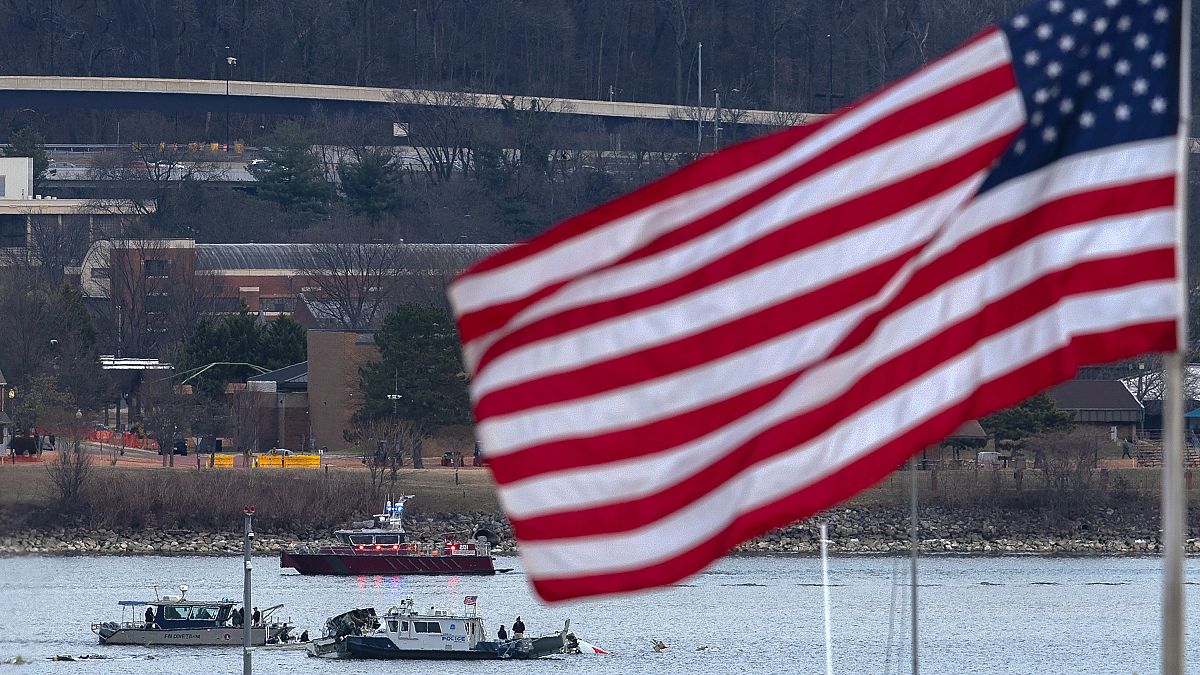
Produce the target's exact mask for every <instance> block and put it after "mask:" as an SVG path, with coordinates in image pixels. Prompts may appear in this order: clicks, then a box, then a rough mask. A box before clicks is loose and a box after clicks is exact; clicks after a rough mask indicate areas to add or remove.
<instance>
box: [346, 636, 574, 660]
mask: <svg viewBox="0 0 1200 675" xmlns="http://www.w3.org/2000/svg"><path fill="white" fill-rule="evenodd" d="M562 647H563V639H562V636H560V635H548V636H544V637H539V638H534V639H532V640H513V641H510V642H500V643H496V642H481V643H479V644H478V645H477V646H476V647H475V648H474V649H445V650H437V649H401V648H400V647H398V646H397V645H396V643H395V642H393V641H392V640H390V639H389V638H386V637H381V636H373V635H369V636H362V635H353V636H350V637H347V638H346V639H345V650H346V652H347V653H348V655H349V656H350V657H352V658H359V659H392V660H395V659H403V660H437V661H491V660H499V659H537V658H541V657H543V656H550V655H551V654H557V653H560V652H561V651H562Z"/></svg>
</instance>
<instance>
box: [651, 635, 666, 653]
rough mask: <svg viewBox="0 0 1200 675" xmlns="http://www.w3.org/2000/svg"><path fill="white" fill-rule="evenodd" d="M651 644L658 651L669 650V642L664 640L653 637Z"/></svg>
mask: <svg viewBox="0 0 1200 675" xmlns="http://www.w3.org/2000/svg"><path fill="white" fill-rule="evenodd" d="M650 645H651V646H653V647H654V651H656V652H665V651H667V643H665V642H663V641H662V640H655V639H653V638H651V640H650Z"/></svg>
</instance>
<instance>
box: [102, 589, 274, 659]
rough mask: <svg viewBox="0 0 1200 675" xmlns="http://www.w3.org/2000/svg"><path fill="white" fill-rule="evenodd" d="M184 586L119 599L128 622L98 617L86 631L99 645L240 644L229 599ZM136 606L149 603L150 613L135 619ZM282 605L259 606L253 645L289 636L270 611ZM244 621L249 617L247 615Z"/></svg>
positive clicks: (143, 605)
mask: <svg viewBox="0 0 1200 675" xmlns="http://www.w3.org/2000/svg"><path fill="white" fill-rule="evenodd" d="M187 591H188V587H187V586H186V585H181V586H180V587H179V595H178V596H171V595H164V596H162V597H161V598H158V599H157V600H121V601H119V602H118V603H117V604H118V605H120V606H121V609H122V613H124V612H126V611H128V610H130V609H132V610H133V613H134V616H133V618H134V620H132V621H126V620H124V618H123V619H122V620H121V621H104V622H97V623H93V624H92V632H93V633H96V634H97V635H98V636H99V637H100V644H102V645H145V646H165V645H169V646H190V647H216V646H222V647H223V646H230V645H237V646H241V644H242V634H243V631H244V628H243V627H242V626H241V625H234V623H235V622H234V620H233V618H234V611H233V610H234V607H235V606H236V605H237V603H236V602H235V601H233V600H229V599H222V600H189V599H188V598H187V597H186V596H187ZM139 607H149V608H150V612H151V615H152V617H153V618H152V620H147V619H151V617H149V616H147V617H145V618H144V619H143V620H140V621H139V620H137V619H138V618H139V616H138V609H137V608H139ZM281 607H283V605H275V606H274V607H268V608H266V609H265V610H262V612H261V615H260V620H259V622H258V625H256V626H252V627H251V628H250V642H251V644H252V645H254V646H262V645H266V644H276V643H280V642H286V641H288V640H289V639H291V638H292V636H290V635H289V634H288V633H289V631H290V629H291V627H290V626H289V625H288V624H287V623H281V622H276V621H273V620H272V619H271V617H272V615H273V614H274V613H275V612H276V610H278V609H279V608H281ZM247 618H248V619H249V618H251V617H247Z"/></svg>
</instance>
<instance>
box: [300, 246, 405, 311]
mask: <svg viewBox="0 0 1200 675" xmlns="http://www.w3.org/2000/svg"><path fill="white" fill-rule="evenodd" d="M401 250H402V248H401V247H400V246H396V245H390V244H352V243H331V244H314V245H313V246H312V254H311V257H310V258H309V260H308V264H306V265H305V267H304V268H303V273H304V275H305V276H306V277H308V279H309V280H310V282H311V283H312V284H313V286H314V287H315V288H316V289H317V290H316V293H315V296H314V298H315V299H316V300H317V302H316V303H314V305H315V306H316V307H317V312H318V314H319V316H318V317H317V318H319V319H322V320H325V321H329V322H331V323H334V324H336V325H338V326H340V327H342V328H347V329H351V330H354V329H359V328H366V327H368V326H371V325H373V324H374V323H375V322H376V319H377V318H378V317H379V316H380V314H381V312H382V311H384V310H385V309H386V305H387V303H388V302H389V301H391V300H392V299H393V298H394V297H395V294H396V290H397V287H398V280H399V277H400V275H401V274H402V273H403V262H402V256H401Z"/></svg>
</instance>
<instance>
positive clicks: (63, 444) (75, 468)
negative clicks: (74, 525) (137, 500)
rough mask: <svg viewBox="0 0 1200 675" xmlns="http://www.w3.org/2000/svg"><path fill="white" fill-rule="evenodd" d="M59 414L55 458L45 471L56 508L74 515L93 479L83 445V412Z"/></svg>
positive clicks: (84, 432)
mask: <svg viewBox="0 0 1200 675" xmlns="http://www.w3.org/2000/svg"><path fill="white" fill-rule="evenodd" d="M61 412H62V413H63V414H62V415H60V417H61V418H62V423H61V424H60V425H58V427H57V428H58V432H59V434H58V442H57V444H56V445H57V446H58V456H57V457H55V458H54V461H53V462H51V463H50V464H49V465H47V466H46V470H47V471H48V472H49V473H50V482H51V483H52V484H53V485H54V491H55V493H56V496H57V497H58V503H59V509H60V510H61V511H62V512H63V513H66V514H77V513H79V512H80V511H81V509H82V507H83V503H84V502H83V500H82V499H81V497H82V496H83V493H84V490H85V489H86V488H87V486H88V483H89V482H91V480H92V474H93V471H92V459H91V456H89V455H88V453H87V451H86V450H85V448H84V446H83V440H84V437H85V434H86V430H85V425H84V415H83V412H82V411H76V412H75V413H73V414H72V413H70V412H67V411H61Z"/></svg>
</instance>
